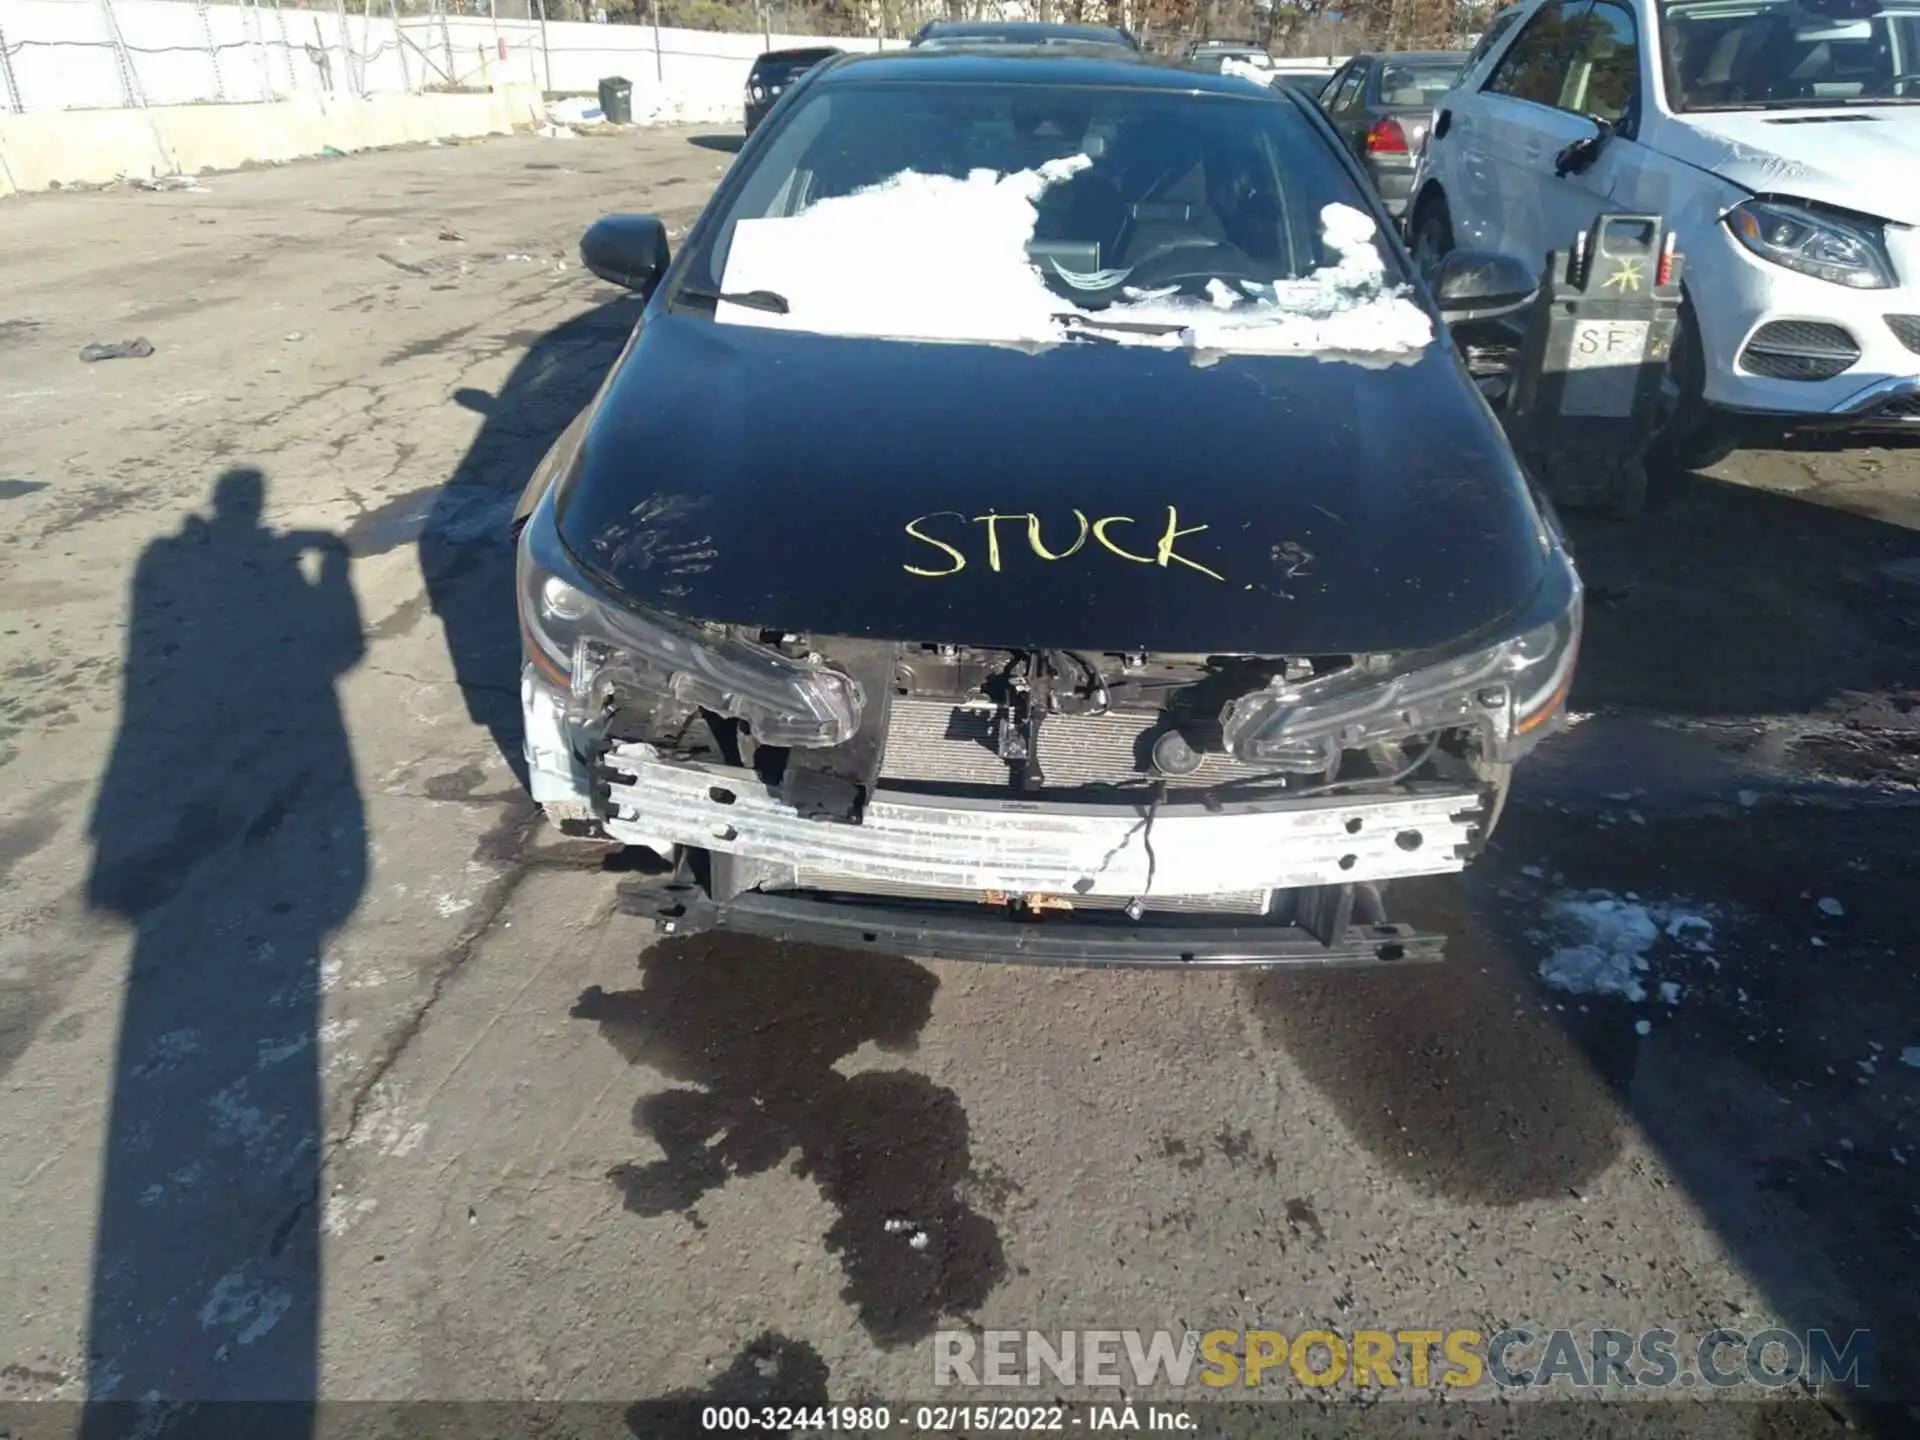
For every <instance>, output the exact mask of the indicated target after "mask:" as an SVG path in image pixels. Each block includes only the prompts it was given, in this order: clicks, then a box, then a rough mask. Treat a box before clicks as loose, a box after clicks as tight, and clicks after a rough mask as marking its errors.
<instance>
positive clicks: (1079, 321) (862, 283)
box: [715, 155, 1433, 357]
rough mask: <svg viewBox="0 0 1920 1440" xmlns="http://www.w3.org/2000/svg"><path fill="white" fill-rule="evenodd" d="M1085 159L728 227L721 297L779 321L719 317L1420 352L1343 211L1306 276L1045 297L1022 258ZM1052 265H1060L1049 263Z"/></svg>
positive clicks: (1400, 306)
mask: <svg viewBox="0 0 1920 1440" xmlns="http://www.w3.org/2000/svg"><path fill="white" fill-rule="evenodd" d="M1092 163H1093V161H1092V160H1091V159H1090V158H1089V157H1087V156H1085V155H1074V156H1069V157H1067V158H1065V159H1061V160H1053V161H1049V162H1048V163H1047V164H1045V165H1042V166H1040V167H1039V168H1037V169H1034V170H1022V171H1016V172H1014V173H1012V174H1006V175H1002V174H999V173H998V172H995V171H992V170H976V171H974V172H973V173H972V174H971V175H968V176H966V177H965V178H956V177H954V176H948V175H924V174H920V173H918V172H915V171H906V172H903V173H901V174H898V175H895V176H893V177H892V178H891V179H889V180H887V181H885V182H883V183H881V184H879V185H875V186H872V187H870V188H868V189H864V190H859V191H855V192H854V193H853V194H851V195H844V196H835V197H831V198H828V199H824V200H821V201H819V202H818V203H816V204H814V205H813V206H811V207H809V208H808V209H807V210H805V211H803V212H802V213H800V214H798V215H792V216H780V217H772V218H767V219H758V220H741V221H738V222H737V223H736V224H735V226H734V232H733V236H732V240H731V242H730V244H729V247H728V251H727V260H726V270H725V276H724V279H723V282H722V285H721V289H722V290H723V291H724V292H725V293H727V294H730V295H732V294H741V293H743V292H747V291H755V290H765V291H772V292H773V293H775V294H777V295H780V296H782V297H784V299H785V300H786V303H787V311H786V313H785V314H775V313H771V312H769V311H767V310H765V309H760V308H752V307H748V306H744V305H736V304H729V303H726V302H722V303H721V304H720V305H718V306H717V307H716V310H715V319H716V320H718V321H721V322H723V323H727V324H734V325H759V326H767V327H774V328H780V329H788V330H806V331H811V332H814V333H816V334H824V335H847V336H862V337H867V338H875V339H887V340H936V341H958V342H971V343H977V344H1011V345H1022V346H1034V345H1049V344H1056V343H1060V342H1063V341H1065V340H1067V339H1069V338H1071V337H1072V336H1074V335H1075V334H1088V333H1093V334H1099V335H1101V336H1103V337H1105V338H1107V339H1110V340H1113V341H1116V342H1118V343H1121V344H1132V345H1149V346H1158V347H1163V348H1169V349H1187V350H1193V351H1197V352H1205V353H1206V354H1208V355H1210V356H1213V355H1219V354H1273V355H1287V354H1310V355H1322V356H1333V357H1339V356H1345V355H1365V356H1382V355H1385V356H1401V355H1405V356H1411V355H1414V354H1417V353H1418V352H1419V351H1421V350H1423V349H1425V347H1426V346H1427V345H1428V344H1430V343H1431V342H1432V340H1433V324H1432V321H1431V320H1429V319H1428V317H1427V313H1426V311H1424V310H1423V309H1421V307H1420V306H1419V305H1418V304H1416V303H1415V302H1414V300H1413V298H1412V297H1411V295H1410V294H1409V293H1408V291H1407V289H1406V287H1405V286H1400V285H1392V284H1389V282H1388V276H1387V272H1386V265H1385V262H1384V260H1383V259H1382V257H1381V254H1380V251H1379V248H1378V245H1377V234H1376V230H1375V225H1374V221H1373V219H1372V217H1371V216H1369V215H1368V214H1366V212H1365V211H1362V210H1359V209H1356V208H1354V207H1352V206H1349V205H1338V204H1335V205H1328V206H1326V207H1325V208H1324V209H1322V211H1321V212H1320V222H1321V235H1322V238H1323V240H1324V241H1325V244H1326V248H1327V250H1328V251H1329V252H1330V253H1332V254H1334V255H1337V256H1338V257H1339V258H1338V260H1337V261H1335V263H1333V264H1331V265H1325V266H1322V267H1320V268H1319V269H1317V270H1314V271H1313V272H1312V273H1311V274H1309V275H1306V276H1304V277H1302V278H1300V279H1282V280H1274V281H1256V280H1247V279H1226V278H1223V279H1213V280H1210V281H1208V282H1207V284H1206V287H1205V295H1204V297H1202V296H1198V295H1183V294H1181V293H1180V291H1179V287H1178V286H1173V285H1167V286H1159V287H1156V288H1154V289H1151V290H1148V289H1142V288H1139V287H1136V286H1133V285H1130V284H1129V283H1128V281H1129V279H1130V272H1129V271H1127V270H1107V271H1103V272H1100V273H1098V274H1095V275H1087V274H1074V273H1071V272H1068V271H1066V270H1064V269H1060V271H1059V273H1060V275H1061V277H1062V278H1063V279H1064V280H1065V282H1066V283H1067V285H1068V286H1069V287H1070V288H1072V289H1076V290H1079V291H1081V292H1082V293H1087V294H1099V295H1101V296H1103V297H1117V298H1114V299H1113V303H1111V304H1109V305H1106V306H1105V307H1104V308H1100V309H1090V308H1084V307H1081V306H1077V305H1075V304H1074V303H1073V302H1072V301H1071V300H1069V299H1067V298H1065V297H1064V296H1063V295H1062V294H1060V293H1058V292H1057V291H1055V290H1054V289H1053V288H1051V287H1049V285H1048V284H1047V282H1046V281H1045V280H1044V279H1043V278H1042V277H1041V273H1040V270H1039V269H1038V268H1037V267H1036V264H1035V262H1034V261H1033V260H1032V259H1030V258H1029V256H1028V252H1027V245H1028V242H1029V241H1031V240H1032V239H1033V233H1034V225H1035V221H1036V219H1037V214H1038V212H1037V210H1036V208H1035V207H1036V202H1037V201H1038V200H1039V199H1040V198H1041V196H1042V195H1044V194H1045V193H1046V191H1047V189H1048V187H1050V186H1052V185H1057V184H1059V183H1061V182H1062V181H1064V180H1067V179H1069V178H1070V177H1072V176H1073V175H1075V174H1077V173H1079V172H1080V171H1081V170H1084V169H1086V168H1087V167H1088V166H1089V165H1091V164H1092ZM1042 263H1046V264H1048V265H1050V266H1054V267H1055V268H1057V269H1059V266H1058V262H1057V261H1055V260H1046V261H1044V262H1042Z"/></svg>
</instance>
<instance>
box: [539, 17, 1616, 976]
mask: <svg viewBox="0 0 1920 1440" xmlns="http://www.w3.org/2000/svg"><path fill="white" fill-rule="evenodd" d="M581 258H582V260H583V261H584V263H585V264H586V266H587V267H588V268H589V269H590V270H591V271H592V272H593V273H595V274H596V275H599V276H601V277H602V278H604V279H608V280H612V281H614V282H616V283H618V284H621V285H625V286H627V287H629V288H631V289H633V290H635V291H637V292H638V293H639V294H640V295H641V296H643V297H644V298H645V309H644V311H643V313H642V316H641V319H640V322H639V326H638V328H637V330H636V331H635V333H634V335H633V337H632V339H631V340H630V341H629V343H628V345H627V347H626V349H625V351H624V352H623V353H622V355H621V357H620V359H619V360H618V361H617V362H616V364H615V366H614V368H613V370H612V371H611V373H610V374H609V375H608V377H607V380H606V382H605V384H604V385H603V386H602V387H601V390H600V392H599V394H598V395H597V397H596V398H595V399H594V401H593V403H592V404H591V405H590V406H589V407H588V409H587V410H586V411H585V412H584V413H583V414H582V415H581V416H580V417H579V418H578V419H576V420H575V421H574V423H573V424H572V425H571V426H570V427H569V428H568V430H567V431H566V433H565V434H564V435H563V436H562V437H561V439H560V440H559V442H558V443H557V444H556V445H555V446H554V447H553V449H552V450H551V451H550V452H549V453H548V455H547V457H546V458H545V460H544V461H543V462H542V463H541V465H540V467H539V469H538V471H537V472H536V473H535V475H534V476H533V478H532V479H531V481H530V482H529V483H528V485H527V487H526V491H525V494H524V495H523V497H522V499H521V502H520V505H519V507H518V509H517V511H516V525H517V527H518V547H519V569H518V587H517V597H518V610H519V618H520V629H521V635H522V640H523V647H524V657H525V658H524V668H523V671H522V701H523V721H524V726H525V736H526V741H525V743H526V755H527V762H528V769H529V773H530V777H531V784H532V790H533V796H534V798H535V799H536V800H537V801H539V802H540V803H541V804H543V805H545V806H546V807H548V810H549V813H550V814H552V815H555V816H557V817H560V818H562V819H566V820H569V821H574V822H583V821H584V822H585V823H586V824H588V825H589V826H592V827H596V828H597V832H598V833H599V834H600V835H601V836H603V837H604V838H607V839H610V840H613V841H617V842H620V843H622V844H625V845H627V846H631V847H636V848H637V849H638V850H642V851H650V852H652V853H653V854H654V855H656V856H657V857H658V858H659V860H660V861H661V862H662V863H661V864H660V865H659V866H658V867H656V868H657V870H658V873H656V874H653V875H642V876H640V877H638V878H635V879H632V880H629V881H628V882H626V883H625V885H624V886H623V887H622V903H623V905H624V906H625V907H626V908H627V909H629V910H630V911H631V912H633V913H636V914H641V915H644V916H645V917H647V918H649V919H650V920H652V921H653V922H654V923H655V924H656V925H657V926H658V927H660V928H661V929H663V930H666V931H670V932H672V933H685V932H689V931H694V930H698V929H701V928H703V927H727V928H732V929H736V930H743V931H749V932H754V933H758V934H763V935H771V936H777V937H783V938H788V939H796V940H810V941H814V942H819V943H824V944H831V945H839V946H849V947H852V948H855V949H859V948H863V947H865V948H872V949H877V950H881V951H887V952H895V953H903V954H910V955H927V956H951V957H971V958H978V959H1000V960H1017V961H1026V962H1033V963H1054V964H1088V963H1103V964H1136V965H1167V966H1176V967H1193V966H1200V965H1273V964H1286V963H1325V962H1327V961H1329V960H1340V961H1349V962H1395V963H1398V962H1401V961H1405V960H1413V959H1420V958H1431V957H1433V956H1435V955H1437V954H1438V953H1439V951H1440V948H1441V945H1442V937H1440V936H1437V935H1434V934H1423V933H1421V932H1418V931H1416V930H1414V929H1412V928H1410V927H1407V926H1404V925H1396V924H1393V923H1391V922H1390V921H1389V919H1388V918H1387V913H1386V909H1385V902H1384V899H1383V894H1384V891H1385V889H1386V887H1387V886H1388V884H1389V883H1390V882H1391V881H1392V880H1394V879H1396V878H1399V877H1404V876H1414V875H1433V874H1443V873H1447V872H1452V871H1457V870H1459V869H1461V868H1462V867H1463V866H1464V865H1465V864H1467V862H1468V861H1469V860H1470V859H1471V858H1472V857H1473V856H1475V855H1476V854H1478V853H1479V851H1480V850H1481V848H1482V847H1483V846H1484V845H1485V844H1486V843H1487V839H1488V837H1489V835H1490V834H1491V833H1492V831H1493V828H1494V825H1495V822H1496V821H1497V819H1498V817H1499V814H1500V810H1501V807H1502V804H1503V803H1504V800H1505V796H1506V793H1507V788H1508V784H1509V781H1510V778H1511V773H1512V769H1513V766H1514V764H1515V762H1516V761H1518V760H1520V759H1521V758H1522V757H1523V756H1525V755H1526V754H1527V753H1528V752H1529V751H1530V750H1531V749H1532V748H1533V747H1534V745H1535V744H1536V743H1537V742H1538V741H1539V740H1540V738H1541V737H1542V736H1544V735H1546V734H1548V733H1550V732H1551V731H1552V730H1553V729H1554V728H1555V726H1556V724H1557V723H1558V721H1559V719H1560V717H1561V715H1562V711H1563V706H1564V703H1565V699H1566V694H1567V687H1568V684H1569V683H1570V679H1571V675H1572V671H1573V665H1574V658H1575V655H1576V653H1577V651H1578V647H1579V638H1580V629H1581V598H1580V583H1579V580H1578V577H1577V576H1576V574H1575V572H1574V569H1573V566H1572V564H1571V562H1570V561H1569V559H1568V557H1567V554H1566V551H1565V549H1564V548H1563V546H1562V543H1561V541H1560V539H1559V537H1558V531H1557V529H1556V528H1555V526H1554V524H1553V522H1552V519H1551V516H1550V513H1549V512H1547V511H1546V510H1544V508H1543V507H1542V506H1540V505H1539V504H1538V503H1536V501H1535V499H1534V497H1533V494H1532V492H1531V490H1530V489H1529V486H1528V484H1527V481H1526V479H1525V478H1524V476H1523V474H1522V472H1521V470H1520V468H1519V466H1518V465H1517V463H1516V462H1515V460H1514V457H1513V453H1512V451H1511V450H1510V449H1509V447H1508V445H1507V442H1506V439H1505V437H1504V436H1503V435H1502V433H1501V430H1500V428H1499V426H1498V424H1497V422H1496V421H1495V419H1494V417H1493V416H1492V414H1491V413H1490V412H1489V410H1488V409H1487V407H1486V405H1485V404H1484V403H1483V402H1482V401H1481V399H1480V397H1479V395H1478V393H1477V392H1476V390H1475V388H1474V384H1473V380H1472V378H1471V377H1470V376H1469V375H1468V373H1467V371H1466V369H1465V367H1464V366H1463V365H1462V363H1461V361H1460V359H1459V357H1458V356H1457V355H1456V354H1455V352H1454V350H1453V348H1452V346H1451V345H1450V343H1449V332H1448V327H1447V326H1446V325H1445V324H1443V323H1442V322H1443V318H1445V319H1451V320H1453V321H1454V322H1456V328H1470V327H1471V326H1472V324H1473V323H1474V322H1475V321H1476V319H1477V318H1485V317H1486V316H1488V315H1490V314H1493V313H1499V312H1504V311H1509V310H1511V309H1512V308H1514V307H1515V306H1518V305H1523V304H1524V303H1526V300H1527V296H1528V294H1529V292H1530V290H1531V287H1532V285H1533V280H1532V278H1531V276H1530V273H1529V269H1528V267H1527V266H1526V265H1524V264H1522V263H1520V262H1519V261H1516V260H1512V259H1508V258H1505V257H1500V256H1489V255H1485V254H1471V253H1468V252H1462V251H1456V252H1454V253H1453V254H1452V255H1450V256H1449V257H1448V258H1447V259H1446V260H1445V261H1444V262H1443V263H1442V265H1441V266H1440V267H1439V268H1438V269H1437V270H1436V273H1435V277H1434V280H1433V290H1432V291H1431V292H1430V291H1429V290H1428V289H1427V288H1426V286H1425V284H1424V283H1423V282H1422V281H1421V279H1420V278H1419V277H1418V276H1417V275H1416V274H1415V273H1414V271H1413V269H1412V266H1411V264H1410V262H1409V261H1408V259H1407V256H1406V252H1405V251H1404V250H1403V249H1402V248H1401V246H1400V244H1399V242H1398V241H1397V240H1396V239H1395V238H1394V237H1393V236H1392V235H1391V233H1390V232H1389V229H1388V227H1387V224H1386V222H1385V219H1384V217H1383V216H1382V214H1381V213H1380V211H1379V210H1378V208H1377V205H1376V204H1375V202H1374V200H1373V199H1372V198H1371V196H1370V195H1369V194H1368V192H1367V189H1366V184H1365V180H1364V178H1363V177H1362V175H1361V173H1360V171H1359V170H1358V168H1357V167H1356V166H1355V165H1354V163H1353V161H1352V159H1351V157H1350V156H1348V155H1347V154H1346V153H1345V152H1344V151H1343V150H1342V149H1341V147H1340V144H1339V141H1338V140H1337V139H1336V138H1335V137H1334V135H1333V133H1332V131H1331V130H1330V129H1329V127H1328V126H1327V123H1326V120H1325V118H1324V117H1323V116H1322V115H1321V114H1320V112H1319V111H1318V110H1317V109H1316V108H1315V107H1314V106H1313V105H1312V104H1311V102H1309V101H1307V100H1306V99H1304V98H1303V97H1301V96H1298V95H1293V94H1283V93H1280V92H1275V91H1267V90H1258V89H1255V88H1253V87H1250V86H1248V85H1246V84H1244V83H1243V82H1240V81H1237V80H1229V79H1222V78H1218V77H1213V76H1207V75H1201V74H1197V73H1196V72H1194V71H1193V70H1192V69H1190V68H1188V67H1186V66H1185V65H1183V64H1180V63H1178V62H1156V61H1149V60H1146V59H1143V58H1142V57H1139V56H1134V55H1126V56H1123V55H1120V54H1118V53H1107V54H1093V53H1089V52H1086V51H1078V52H1062V53H1056V54H1048V53H1044V52H1041V51H1038V50H1033V49H1023V50H1018V51H1013V52H1009V53H1007V54H1004V55H995V54H987V53H985V52H956V51H950V52H946V53H926V52H924V51H911V50H909V51H903V52H895V53H892V54H889V55H873V56H860V57H851V56H850V57H843V58H840V59H835V60H831V61H829V62H827V63H826V64H824V65H822V66H820V67H819V68H818V69H815V70H813V71H811V72H809V73H808V74H807V75H806V76H804V77H803V78H802V79H801V80H800V81H799V82H798V83H797V85H796V87H795V89H794V90H793V91H792V92H790V93H789V95H788V97H787V99H786V100H785V102H783V103H782V105H781V107H780V109H779V111H778V112H777V113H776V114H775V115H774V116H773V117H772V119H771V120H770V121H769V122H768V123H767V124H766V125H765V126H764V127H762V129H761V130H760V131H759V132H758V133H757V134H756V135H755V136H754V138H753V139H752V140H750V141H749V142H748V143H747V145H746V146H745V148H744V149H743V150H742V151H741V153H740V157H739V159H738V160H737V161H736V162H735V163H734V164H733V166H732V167H731V168H730V170H729V171H728V173H727V175H726V176H725V178H724V179H723V180H722V181H721V183H720V187H719V189H718V190H717V191H716V192H715V194H714V196H713V199H712V200H711V201H710V202H709V204H708V206H707V209H706V211H705V212H704V213H703V214H702V215H701V217H700V219H699V220H698V221H697V222H696V223H695V225H694V226H693V228H692V230H691V231H690V232H689V233H688V235H687V238H686V241H685V243H684V245H683V247H682V248H681V250H680V251H679V253H678V254H675V255H670V254H669V250H668V244H667V231H666V229H665V227H664V225H663V223H662V222H661V221H660V220H658V219H655V218H653V217H649V216H642V215H616V216H608V217H605V218H603V219H601V220H600V221H598V222H596V223H595V224H594V225H593V226H592V227H591V228H590V229H589V230H588V231H587V232H586V234H585V236H584V237H583V238H582V241H581ZM1436 296H1437V297H1438V298H1436ZM628 868H629V869H631V868H633V867H628ZM795 953H796V955H799V954H801V953H802V952H795Z"/></svg>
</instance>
